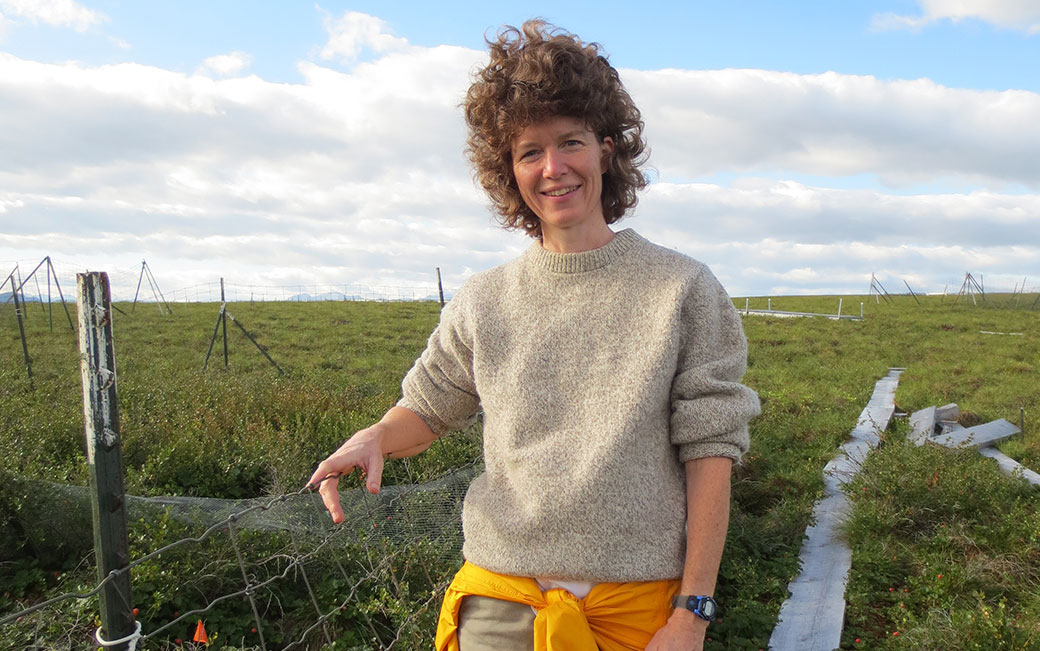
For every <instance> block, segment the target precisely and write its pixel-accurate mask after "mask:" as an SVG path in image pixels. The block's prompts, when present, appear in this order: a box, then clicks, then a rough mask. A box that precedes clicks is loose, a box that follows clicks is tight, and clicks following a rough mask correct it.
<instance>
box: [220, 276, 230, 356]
mask: <svg viewBox="0 0 1040 651" xmlns="http://www.w3.org/2000/svg"><path fill="white" fill-rule="evenodd" d="M225 305H227V301H226V300H225V299H224V279H223V278H221V279H220V326H221V329H222V330H223V331H224V368H227V367H228V350H227V309H226V308H225V307H224V306H225Z"/></svg>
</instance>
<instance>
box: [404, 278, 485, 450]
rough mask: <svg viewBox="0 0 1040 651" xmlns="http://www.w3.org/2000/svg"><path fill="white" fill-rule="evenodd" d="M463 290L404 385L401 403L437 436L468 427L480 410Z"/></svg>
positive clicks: (441, 321) (435, 329)
mask: <svg viewBox="0 0 1040 651" xmlns="http://www.w3.org/2000/svg"><path fill="white" fill-rule="evenodd" d="M463 291H464V290H460V291H459V293H457V294H456V295H455V297H454V298H452V300H451V301H450V302H449V303H448V304H447V305H446V306H445V307H444V309H443V310H442V311H441V317H440V323H438V324H437V327H436V328H434V330H433V334H431V335H430V339H429V341H427V342H426V350H424V351H423V353H422V355H420V356H419V359H417V360H415V364H413V365H412V368H411V369H410V370H409V371H408V374H407V375H405V378H404V381H403V382H402V383H401V393H402V396H401V399H400V400H399V401H398V402H397V405H398V406H399V407H406V408H408V409H410V410H412V411H413V412H415V413H416V414H417V415H418V416H419V417H420V418H422V419H423V422H425V423H426V425H427V426H428V427H429V428H430V430H432V431H433V433H434V434H436V435H437V436H441V435H443V434H447V433H448V432H453V431H456V430H460V429H463V428H465V427H466V426H467V425H468V424H469V423H470V422H472V421H473V419H474V418H475V417H476V414H477V411H478V410H479V409H480V398H479V396H478V395H477V390H476V386H475V382H474V379H473V339H472V337H471V336H470V333H469V330H468V328H467V324H466V318H465V314H466V308H465V305H464V303H465V297H464V295H463Z"/></svg>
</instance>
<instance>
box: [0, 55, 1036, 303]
mask: <svg viewBox="0 0 1040 651" xmlns="http://www.w3.org/2000/svg"><path fill="white" fill-rule="evenodd" d="M485 56H486V55H485V54H484V53H482V52H478V51H474V50H468V49H464V48H458V47H448V46H441V47H435V48H421V47H405V48H403V49H393V50H392V51H386V52H384V53H383V54H382V55H380V56H377V57H375V58H372V59H370V60H367V61H363V62H357V61H355V63H354V65H353V66H352V67H351V68H350V69H349V70H348V71H341V70H335V69H332V68H330V67H325V66H322V65H318V64H315V63H310V62H305V63H301V64H300V65H299V70H300V73H301V78H302V80H303V81H302V82H300V83H295V84H290V83H270V82H267V81H264V80H263V79H260V78H259V77H256V76H248V77H238V78H230V79H221V78H217V79H214V78H210V77H206V76H203V75H185V74H181V73H176V72H171V71H168V70H163V69H160V68H156V67H150V66H143V65H137V64H120V65H111V66H98V67H86V66H82V65H75V64H63V65H56V64H43V63H38V62H33V61H26V60H23V59H19V58H17V57H14V56H11V55H7V54H2V53H0V124H4V125H17V127H18V128H16V129H0V151H3V152H5V154H4V155H3V156H0V259H5V260H6V259H22V260H26V259H29V258H33V257H35V258H36V261H38V259H39V258H40V257H42V256H43V255H51V256H53V258H54V259H55V260H56V261H59V262H60V261H62V260H72V261H75V262H76V263H77V264H79V263H80V262H82V263H84V266H86V265H89V266H93V267H95V268H123V269H129V268H132V267H133V266H134V265H135V264H137V265H138V266H139V264H140V260H141V259H142V258H145V259H147V260H148V261H149V265H150V266H151V267H152V269H153V271H154V272H155V273H156V274H157V276H158V277H159V279H160V282H161V283H162V284H163V286H164V288H165V287H184V286H189V285H192V284H194V283H201V282H211V281H214V280H216V279H217V278H219V277H220V276H222V275H223V276H225V277H226V278H228V279H229V282H238V283H256V284H264V283H268V284H296V283H299V284H312V283H318V282H335V283H351V282H357V283H365V284H369V285H380V286H386V285H405V286H416V285H423V284H425V285H427V286H430V285H432V282H433V280H432V279H433V278H434V275H433V270H434V268H435V267H441V269H442V273H443V275H444V282H445V285H446V286H447V287H449V288H452V287H457V286H458V285H459V284H461V282H462V281H463V280H464V279H465V278H466V277H467V276H468V275H470V274H472V273H473V272H474V271H478V270H481V269H486V268H488V267H490V266H493V265H495V264H499V263H501V262H504V261H506V260H508V259H510V258H512V257H515V255H517V253H518V252H519V251H521V250H522V249H523V248H525V247H526V246H527V245H528V243H529V240H528V239H527V238H525V237H524V236H522V235H520V234H516V233H506V232H503V231H501V230H498V229H497V228H495V227H494V226H492V219H491V217H490V216H489V214H488V211H487V209H486V199H485V197H484V196H483V195H482V194H481V193H480V192H479V191H478V190H477V189H476V188H475V187H474V184H473V182H472V179H471V172H470V170H469V169H468V166H467V165H466V163H465V161H464V158H463V141H464V138H465V129H464V124H463V121H462V116H461V114H460V110H459V108H458V104H459V101H460V100H461V99H462V97H463V95H464V93H465V90H466V86H467V84H468V83H469V72H470V70H472V68H473V66H474V64H476V63H477V62H479V61H482V60H483V59H484V58H485ZM622 75H623V77H624V78H625V81H626V83H627V84H628V86H629V87H630V88H631V89H632V92H633V94H634V95H635V99H636V101H637V103H638V104H639V106H640V107H641V108H642V110H643V113H644V117H645V119H646V123H647V125H648V131H647V135H648V137H649V140H650V145H651V147H652V148H653V152H654V154H653V162H654V164H656V165H657V166H658V168H659V169H660V172H661V178H662V180H661V181H660V182H658V183H656V184H654V185H653V186H652V187H651V189H650V190H649V191H648V193H647V194H646V195H645V196H644V197H643V199H642V200H641V202H640V205H639V208H638V210H637V214H636V215H635V216H634V218H633V219H632V220H631V223H629V222H628V221H627V220H626V221H625V222H622V223H621V224H620V226H621V227H625V226H629V225H631V226H632V227H634V228H636V229H637V230H638V231H639V232H641V233H643V234H644V235H646V236H647V237H649V238H650V239H652V240H654V241H657V242H663V243H668V245H669V246H673V247H674V248H677V249H679V250H681V251H683V252H686V253H688V254H691V255H694V256H695V257H698V258H700V259H702V260H704V261H706V262H708V263H709V264H710V265H711V266H712V269H713V270H714V271H715V272H716V274H717V275H718V276H719V277H720V278H721V279H722V280H723V281H724V282H725V284H726V286H727V288H728V289H729V290H730V291H731V292H732V293H734V294H735V295H747V294H764V293H770V292H773V293H775V292H780V291H783V292H784V293H801V292H806V291H816V292H820V291H831V292H837V291H842V292H849V291H860V292H865V291H866V288H867V285H868V283H869V278H870V273H872V272H876V273H878V274H879V276H880V275H881V274H888V275H886V276H882V280H883V281H885V280H886V278H889V277H891V278H893V279H895V281H894V282H896V283H897V284H898V282H899V280H898V279H899V278H902V277H906V278H907V279H908V280H909V281H910V282H912V283H914V284H915V285H916V284H920V285H921V286H922V289H924V290H936V289H938V290H941V288H942V285H943V283H950V282H955V281H957V280H958V279H960V278H963V274H964V271H966V270H971V271H973V272H976V271H981V272H984V273H985V274H986V275H987V277H990V275H991V274H992V276H993V277H997V276H998V275H999V274H1004V275H1007V276H1008V277H1011V276H1014V275H1016V274H1017V276H1018V277H1019V278H1020V277H1021V275H1026V274H1028V275H1030V276H1031V277H1032V276H1035V277H1037V278H1040V246H1038V244H1037V243H1040V195H1038V194H1037V193H1036V192H1028V191H1022V187H1023V186H1027V187H1036V186H1037V184H1038V181H1040V172H1038V167H1037V166H1038V165H1040V162H1038V161H1040V157H1038V156H1035V155H1034V154H1035V152H1036V151H1038V150H1040V140H1038V138H1040V136H1038V135H1037V133H1036V129H1035V128H1034V127H1033V125H1035V124H1037V123H1040V100H1038V96H1037V95H1036V94H1034V93H1026V92H1005V93H981V92H974V91H965V90H959V89H950V88H944V87H941V86H937V85H935V84H932V83H930V82H927V81H916V82H883V81H879V80H877V79H874V78H872V77H852V76H845V75H838V74H835V73H829V74H826V75H808V76H802V75H794V74H783V73H771V72H765V71H756V70H723V71H708V72H695V71H656V72H635V71H622ZM751 174H753V175H754V176H750V175H751ZM808 174H812V175H818V177H817V181H815V182H808V181H806V180H805V179H804V178H799V177H800V175H803V176H804V175H808ZM713 175H720V176H726V175H736V176H737V178H736V179H735V180H731V181H726V182H720V181H715V182H704V181H703V179H704V178H706V177H707V178H711V177H712V176H713ZM741 175H744V176H741ZM843 175H867V176H871V177H877V178H883V179H885V180H886V181H888V182H889V183H891V184H893V185H898V184H903V185H906V184H913V183H917V182H919V181H922V180H923V181H931V180H934V179H955V180H956V184H957V185H956V187H958V188H960V189H958V190H955V191H950V192H945V193H934V192H925V191H923V190H920V189H918V190H913V189H912V188H913V187H916V186H911V189H907V188H906V187H904V188H902V189H901V190H900V192H898V193H897V192H891V191H889V190H888V189H886V188H885V187H883V186H882V185H881V184H877V183H874V184H870V187H867V188H863V189H841V188H835V187H826V186H827V180H828V179H829V178H834V177H841V176H843ZM698 179H701V180H700V181H699V182H698ZM966 179H967V181H965V180H966ZM951 185H954V182H951ZM1005 185H1010V186H1013V187H1012V188H1011V189H1008V188H1006V187H1003V186H1005ZM904 274H905V276H904ZM911 274H913V275H911ZM129 276H132V280H136V276H134V275H133V274H132V273H131V274H129ZM886 284H887V283H886ZM916 289H917V287H916V286H915V290H916Z"/></svg>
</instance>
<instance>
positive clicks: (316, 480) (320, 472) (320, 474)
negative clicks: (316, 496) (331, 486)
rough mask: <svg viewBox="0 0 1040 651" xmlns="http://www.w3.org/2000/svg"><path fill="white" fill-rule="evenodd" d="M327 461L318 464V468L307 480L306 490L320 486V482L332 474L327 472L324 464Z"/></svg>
mask: <svg viewBox="0 0 1040 651" xmlns="http://www.w3.org/2000/svg"><path fill="white" fill-rule="evenodd" d="M327 463H328V461H322V462H321V463H319V464H318V468H317V469H316V470H315V471H314V474H313V475H311V478H310V479H308V480H307V488H318V487H319V486H320V484H321V480H322V479H325V478H326V477H328V476H329V475H331V474H333V473H332V472H330V471H329V470H328V467H327V466H326V464H327ZM337 474H338V473H337Z"/></svg>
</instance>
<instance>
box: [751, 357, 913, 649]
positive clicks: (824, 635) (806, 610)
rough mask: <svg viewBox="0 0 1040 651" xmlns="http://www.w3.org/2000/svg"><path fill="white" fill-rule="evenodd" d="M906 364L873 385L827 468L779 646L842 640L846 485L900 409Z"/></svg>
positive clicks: (847, 561) (779, 628)
mask: <svg viewBox="0 0 1040 651" xmlns="http://www.w3.org/2000/svg"><path fill="white" fill-rule="evenodd" d="M903 370H904V369H901V368H893V369H889V372H888V375H887V376H886V377H883V378H881V379H880V380H878V382H877V384H875V385H874V393H873V395H872V396H871V397H870V402H868V403H867V406H866V408H864V409H863V412H862V413H861V414H860V417H859V421H858V422H857V423H856V427H855V429H853V430H852V435H851V438H850V439H849V440H848V441H847V442H846V443H845V444H844V445H842V446H841V448H840V450H841V452H840V453H839V454H838V456H836V457H835V458H834V459H832V460H831V461H830V462H829V463H828V464H827V465H826V466H825V467H824V471H823V481H824V489H823V497H822V498H821V499H820V501H818V502H817V503H816V505H815V506H814V507H813V516H812V517H813V522H814V524H813V525H811V526H810V527H809V528H808V529H806V531H805V533H806V537H807V539H806V541H805V542H804V544H803V545H802V551H801V553H800V554H799V561H800V562H801V566H802V570H801V573H800V574H799V575H798V576H796V577H795V578H794V580H793V581H791V583H790V585H788V589H789V590H790V591H791V596H790V597H789V598H788V599H787V601H785V602H784V603H783V605H782V606H781V607H780V621H779V622H778V623H777V625H776V628H774V629H773V634H772V636H771V637H770V638H769V648H770V649H774V650H775V651H832V649H835V648H837V647H838V646H839V645H840V644H841V630H842V627H843V625H844V623H845V586H846V584H847V582H848V578H849V569H850V568H851V567H852V551H851V550H850V549H849V546H848V542H847V541H846V540H845V539H844V538H843V537H842V536H841V535H840V531H839V528H840V526H841V524H842V523H843V521H844V519H845V516H846V515H847V514H848V511H849V499H848V496H847V495H845V493H844V492H843V491H842V486H843V485H844V484H846V483H847V482H849V481H851V480H852V478H853V477H854V476H855V475H856V473H858V472H859V469H860V468H861V467H862V465H863V460H864V459H866V457H867V454H868V453H869V452H870V450H871V449H872V448H875V447H877V444H878V442H879V441H880V440H881V437H880V432H882V431H884V430H885V428H886V427H888V421H889V420H890V419H891V418H892V414H893V413H894V412H895V394H896V386H897V385H898V384H899V375H900V374H901V373H902V372H903Z"/></svg>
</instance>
